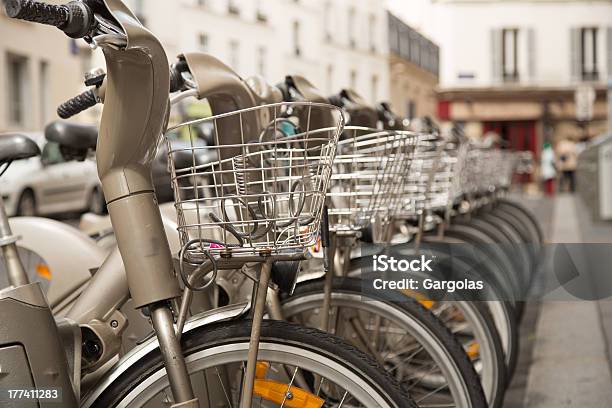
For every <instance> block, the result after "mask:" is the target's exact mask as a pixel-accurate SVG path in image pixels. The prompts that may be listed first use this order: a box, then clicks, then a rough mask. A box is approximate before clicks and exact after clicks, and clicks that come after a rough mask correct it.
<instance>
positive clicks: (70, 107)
mask: <svg viewBox="0 0 612 408" xmlns="http://www.w3.org/2000/svg"><path fill="white" fill-rule="evenodd" d="M186 70H189V67H188V66H187V64H185V63H184V62H180V61H179V62H178V63H176V64H174V65H172V66H171V67H170V92H177V91H180V90H183V89H184V88H185V81H184V80H183V78H182V76H181V73H182V72H185V71H186ZM99 101H100V100H99V98H98V94H97V93H96V90H95V89H93V88H91V89H88V90H86V91H85V92H83V93H81V94H80V95H77V96H75V97H73V98H70V99H69V100H67V101H66V102H64V103H62V104H61V105H60V106H58V108H57V115H58V116H59V117H60V118H62V119H68V118H70V117H72V116H74V115H76V114H79V113H81V112H83V111H84V110H87V109H89V108H92V107H94V106H95V105H96V104H97V103H98V102H99Z"/></svg>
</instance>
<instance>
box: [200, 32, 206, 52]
mask: <svg viewBox="0 0 612 408" xmlns="http://www.w3.org/2000/svg"><path fill="white" fill-rule="evenodd" d="M198 49H199V50H200V51H202V52H208V35H206V34H204V33H200V34H199V35H198Z"/></svg>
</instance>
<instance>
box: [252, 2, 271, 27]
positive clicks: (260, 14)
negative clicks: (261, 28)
mask: <svg viewBox="0 0 612 408" xmlns="http://www.w3.org/2000/svg"><path fill="white" fill-rule="evenodd" d="M255 10H256V12H255V18H256V19H257V21H259V22H260V23H267V22H268V15H267V14H266V13H265V12H264V11H263V9H262V8H261V0H257V3H256V5H255Z"/></svg>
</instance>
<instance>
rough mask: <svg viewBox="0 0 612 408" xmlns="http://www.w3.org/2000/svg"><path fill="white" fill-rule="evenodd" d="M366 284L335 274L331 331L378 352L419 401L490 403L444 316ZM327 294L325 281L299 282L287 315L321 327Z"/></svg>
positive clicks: (429, 404)
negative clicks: (391, 298)
mask: <svg viewBox="0 0 612 408" xmlns="http://www.w3.org/2000/svg"><path fill="white" fill-rule="evenodd" d="M362 289H363V288H362V281H361V280H360V279H354V278H335V279H334V283H333V290H332V293H331V309H330V311H329V315H330V321H331V325H330V329H331V332H332V333H333V334H336V335H339V336H341V337H343V338H344V339H347V340H348V341H350V342H351V343H353V344H355V346H356V347H359V348H360V349H361V350H363V351H365V352H368V353H370V354H371V355H372V356H373V357H374V358H376V360H377V361H379V362H380V363H381V364H382V365H383V366H384V367H385V368H386V369H387V371H388V372H389V374H391V375H392V376H393V377H394V378H396V379H397V380H398V381H400V383H401V384H402V387H403V388H404V389H406V390H409V391H410V395H411V396H412V397H413V398H414V400H415V401H416V403H417V404H418V405H419V407H442V406H444V407H447V406H448V407H451V406H452V407H466V408H467V407H473V408H480V407H484V406H486V401H485V395H484V393H483V389H482V386H481V384H480V380H479V378H478V375H477V373H476V371H475V370H474V367H473V366H472V364H471V363H470V360H469V358H468V356H467V355H466V353H465V351H464V350H463V348H462V345H461V344H460V343H459V342H458V341H457V339H456V338H455V336H454V335H453V334H452V333H451V332H450V331H449V330H448V329H447V328H446V327H444V326H443V325H442V323H441V321H439V320H438V319H437V318H436V317H435V316H434V315H433V314H432V313H431V312H430V311H429V310H427V309H425V308H424V307H423V306H421V305H420V304H419V303H418V302H417V301H416V300H414V299H412V298H410V297H408V296H406V297H403V300H402V301H398V302H390V301H388V300H386V299H384V298H383V297H382V296H377V295H375V294H372V293H364V291H363V290H362ZM394 295H395V296H394V297H395V298H399V297H402V296H401V294H400V293H397V294H394ZM323 297H324V283H323V282H322V281H320V280H317V281H310V282H305V283H301V284H299V285H298V286H297V287H296V289H295V292H294V294H293V295H291V296H289V297H287V298H285V299H284V300H283V302H282V310H283V315H284V317H285V318H287V319H288V320H290V321H294V322H297V323H300V324H303V325H305V326H309V327H319V326H320V316H321V305H322V304H323ZM502 366H503V361H502ZM487 367H488V366H487ZM486 374H487V376H490V374H491V372H490V371H487V373H486ZM487 381H489V378H487Z"/></svg>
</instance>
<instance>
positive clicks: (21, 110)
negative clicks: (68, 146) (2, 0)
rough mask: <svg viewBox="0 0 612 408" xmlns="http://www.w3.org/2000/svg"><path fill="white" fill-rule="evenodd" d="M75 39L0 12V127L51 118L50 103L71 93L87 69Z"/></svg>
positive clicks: (24, 126)
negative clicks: (10, 17)
mask: <svg viewBox="0 0 612 408" xmlns="http://www.w3.org/2000/svg"><path fill="white" fill-rule="evenodd" d="M2 9H4V7H2ZM75 44H76V43H75V42H73V41H72V40H70V39H69V38H68V37H66V36H65V35H64V34H63V33H62V32H60V31H59V30H52V29H49V28H48V27H44V26H41V25H40V24H32V23H28V22H25V21H18V20H13V19H9V18H8V17H6V15H5V14H4V12H0V90H2V92H1V94H0V131H9V130H37V129H41V128H43V127H44V125H45V124H46V123H47V122H48V121H50V120H52V119H54V118H56V115H55V107H57V105H59V104H60V103H61V102H63V101H65V100H66V99H68V98H70V97H71V96H74V94H75V92H76V91H77V90H78V89H80V87H81V86H82V81H81V78H82V77H83V72H84V71H83V69H84V68H85V67H87V68H89V65H88V62H87V61H85V63H83V60H82V59H81V58H80V56H79V55H80V53H79V50H78V48H77V47H76V45H75Z"/></svg>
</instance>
